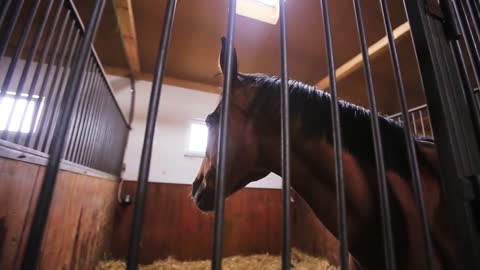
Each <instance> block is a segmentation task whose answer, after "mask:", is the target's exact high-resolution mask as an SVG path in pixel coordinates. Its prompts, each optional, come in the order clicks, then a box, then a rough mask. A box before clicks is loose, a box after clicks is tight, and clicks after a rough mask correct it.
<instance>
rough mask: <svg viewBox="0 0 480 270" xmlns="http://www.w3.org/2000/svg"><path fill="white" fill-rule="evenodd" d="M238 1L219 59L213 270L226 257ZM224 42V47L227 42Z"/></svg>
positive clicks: (232, 7) (232, 1)
mask: <svg viewBox="0 0 480 270" xmlns="http://www.w3.org/2000/svg"><path fill="white" fill-rule="evenodd" d="M236 6H237V1H236V0H230V1H229V6H228V17H227V20H228V22H227V38H226V51H225V54H224V58H223V59H220V61H222V62H223V63H224V64H225V71H224V74H223V76H224V80H223V96H222V105H221V112H220V128H219V131H218V137H219V140H218V143H217V147H218V148H217V160H216V161H217V168H216V181H215V202H214V209H215V217H214V224H213V249H212V267H211V269H212V270H220V269H222V253H223V219H224V210H225V181H226V179H225V178H226V168H227V165H226V163H227V160H226V159H227V146H228V141H227V140H228V137H229V136H228V131H229V121H228V120H229V113H230V96H231V88H232V80H233V76H236V74H233V64H234V62H233V61H234V48H233V38H234V36H235V13H236ZM223 39H224V38H222V43H225V41H224V40H223ZM222 46H223V45H222Z"/></svg>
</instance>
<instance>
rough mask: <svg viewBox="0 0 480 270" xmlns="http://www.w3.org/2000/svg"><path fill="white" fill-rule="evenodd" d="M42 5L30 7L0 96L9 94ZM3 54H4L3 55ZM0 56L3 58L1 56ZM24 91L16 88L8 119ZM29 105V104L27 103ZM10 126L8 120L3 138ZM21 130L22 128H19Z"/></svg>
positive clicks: (5, 136)
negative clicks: (39, 7)
mask: <svg viewBox="0 0 480 270" xmlns="http://www.w3.org/2000/svg"><path fill="white" fill-rule="evenodd" d="M39 5H40V1H35V3H34V5H33V7H32V8H31V9H30V12H29V14H28V19H27V22H26V23H25V26H24V27H23V31H22V34H21V36H20V40H19V42H18V45H17V48H16V49H15V53H14V55H13V57H12V60H11V61H10V65H9V66H8V69H7V72H6V73H5V77H4V80H3V84H2V89H1V91H0V97H4V96H6V95H7V91H8V89H9V88H10V82H11V80H12V77H13V73H14V71H15V69H16V67H17V62H18V60H19V59H20V56H21V55H22V51H23V48H24V47H25V42H26V41H27V37H28V34H29V33H30V29H31V28H32V25H33V20H34V19H35V14H36V13H37V10H38V6H39ZM2 56H3V55H2ZM0 58H2V57H1V56H0ZM21 93H22V91H21V89H20V88H17V89H16V90H15V97H14V99H13V106H12V109H11V110H10V111H9V112H8V113H7V115H8V118H7V119H8V120H10V118H11V117H12V114H13V112H14V111H15V105H16V101H17V99H18V97H19V96H20V94H21ZM26 107H28V104H27V105H26ZM9 126H10V121H7V124H6V125H5V132H3V134H2V137H1V139H3V140H5V139H6V138H7V134H8V130H9ZM21 128H22V127H21V126H20V129H21ZM19 132H20V130H19Z"/></svg>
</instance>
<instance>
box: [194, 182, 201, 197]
mask: <svg viewBox="0 0 480 270" xmlns="http://www.w3.org/2000/svg"><path fill="white" fill-rule="evenodd" d="M201 184H202V180H200V179H198V178H197V179H195V181H193V187H192V197H195V193H197V190H198V188H199V187H200V185H201Z"/></svg>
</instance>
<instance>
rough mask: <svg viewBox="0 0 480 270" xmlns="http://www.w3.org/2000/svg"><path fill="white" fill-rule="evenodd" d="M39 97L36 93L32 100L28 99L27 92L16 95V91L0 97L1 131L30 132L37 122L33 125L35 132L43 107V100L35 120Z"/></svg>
mask: <svg viewBox="0 0 480 270" xmlns="http://www.w3.org/2000/svg"><path fill="white" fill-rule="evenodd" d="M0 95H1V92H0ZM38 99H39V97H38V96H36V95H34V96H33V97H32V98H31V100H30V101H28V100H27V94H21V95H20V96H18V97H15V92H7V93H6V95H5V96H3V97H0V108H1V111H2V113H1V114H0V131H5V130H6V131H11V132H20V133H28V132H29V131H30V130H31V129H32V127H31V126H32V124H33V123H34V122H35V125H34V127H33V131H34V132H35V130H36V128H37V125H38V120H39V118H40V115H41V113H42V109H43V108H42V107H43V102H41V103H40V106H39V108H38V112H37V118H36V119H35V121H34V120H33V117H34V115H33V113H34V111H35V104H36V103H37V102H38ZM9 118H10V119H9ZM20 125H21V126H20Z"/></svg>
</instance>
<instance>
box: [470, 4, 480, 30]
mask: <svg viewBox="0 0 480 270" xmlns="http://www.w3.org/2000/svg"><path fill="white" fill-rule="evenodd" d="M470 1H471V2H472V3H473V8H474V11H473V14H474V15H475V18H474V21H475V23H476V24H477V27H478V28H480V1H478V0H470Z"/></svg>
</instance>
